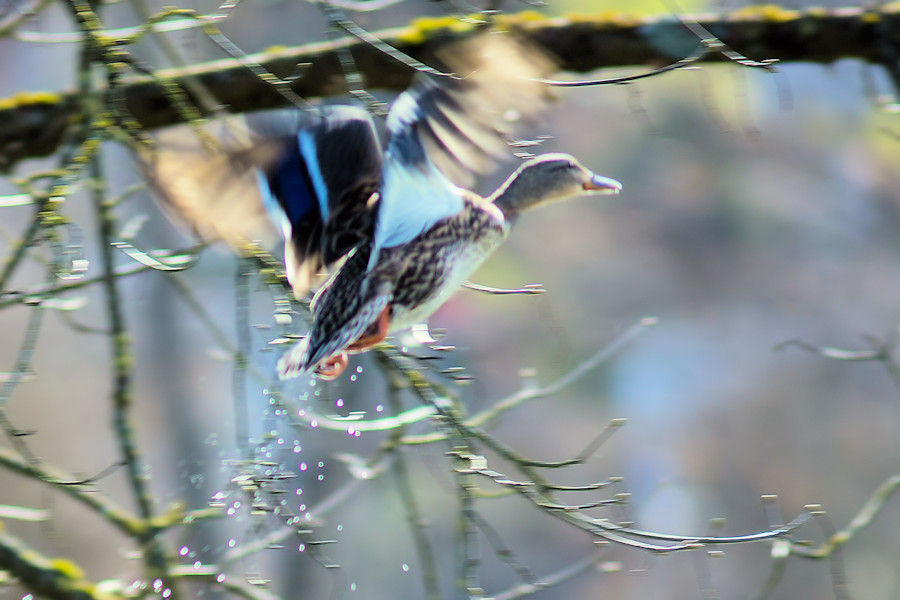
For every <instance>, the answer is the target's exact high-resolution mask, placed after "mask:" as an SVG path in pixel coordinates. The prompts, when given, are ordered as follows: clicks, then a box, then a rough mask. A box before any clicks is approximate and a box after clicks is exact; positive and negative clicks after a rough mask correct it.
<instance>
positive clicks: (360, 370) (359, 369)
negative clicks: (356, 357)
mask: <svg viewBox="0 0 900 600" xmlns="http://www.w3.org/2000/svg"><path fill="white" fill-rule="evenodd" d="M356 372H357V373H362V372H363V368H362V365H360V366H358V367H356Z"/></svg>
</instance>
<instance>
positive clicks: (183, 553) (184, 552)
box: [178, 546, 190, 556]
mask: <svg viewBox="0 0 900 600" xmlns="http://www.w3.org/2000/svg"><path fill="white" fill-rule="evenodd" d="M188 552H190V549H189V548H188V547H187V546H182V547H181V548H180V549H179V550H178V554H180V555H181V556H186V555H187V553H188Z"/></svg>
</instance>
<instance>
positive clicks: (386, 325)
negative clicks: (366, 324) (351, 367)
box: [347, 305, 391, 354]
mask: <svg viewBox="0 0 900 600" xmlns="http://www.w3.org/2000/svg"><path fill="white" fill-rule="evenodd" d="M390 326H391V307H390V305H389V306H387V307H386V308H385V309H384V310H383V311H381V314H380V315H378V319H376V321H375V323H373V327H372V328H370V329H368V330H366V332H365V333H364V334H362V335H361V336H360V337H359V339H357V340H356V341H355V342H353V343H352V344H350V345H349V346H347V351H348V352H352V353H353V354H358V353H360V352H364V351H366V350H368V349H369V348H371V347H372V346H375V345H377V344H378V343H379V342H381V341H382V340H383V339H384V338H386V337H387V334H388V329H390Z"/></svg>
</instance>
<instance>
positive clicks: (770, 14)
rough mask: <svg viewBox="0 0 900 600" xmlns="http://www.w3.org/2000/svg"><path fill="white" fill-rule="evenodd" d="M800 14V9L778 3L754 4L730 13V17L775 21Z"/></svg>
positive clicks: (783, 20) (797, 16)
mask: <svg viewBox="0 0 900 600" xmlns="http://www.w3.org/2000/svg"><path fill="white" fill-rule="evenodd" d="M800 16H801V13H800V11H799V10H791V9H788V8H784V7H782V6H778V5H777V4H753V5H750V6H745V7H743V8H739V9H737V10H735V11H732V12H730V13H728V18H729V19H731V20H734V21H743V20H754V21H769V22H773V23H783V22H785V21H793V20H794V19H798V18H799V17H800Z"/></svg>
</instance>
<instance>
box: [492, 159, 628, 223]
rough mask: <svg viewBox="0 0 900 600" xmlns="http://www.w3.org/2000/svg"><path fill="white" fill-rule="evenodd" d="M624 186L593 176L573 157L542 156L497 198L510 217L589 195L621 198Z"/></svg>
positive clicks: (525, 167) (516, 175) (513, 177)
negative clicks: (544, 205) (618, 196)
mask: <svg viewBox="0 0 900 600" xmlns="http://www.w3.org/2000/svg"><path fill="white" fill-rule="evenodd" d="M621 189H622V184H621V183H619V182H618V181H616V180H615V179H610V178H609V177H603V176H602V175H597V174H596V173H593V172H592V171H591V170H590V169H587V168H585V167H584V165H582V164H581V163H579V162H578V160H577V159H576V158H575V157H573V156H571V155H569V154H557V153H553V154H542V155H540V156H537V157H535V158H532V159H531V160H529V161H527V162H525V163H523V164H522V166H520V167H519V168H518V169H517V170H516V172H515V173H513V174H512V175H511V176H510V178H509V179H508V180H507V181H506V183H504V184H503V186H501V187H500V189H499V190H497V192H496V193H495V194H494V196H493V200H494V203H495V204H496V205H497V207H498V208H500V210H502V211H503V214H504V215H505V216H507V217H513V216H516V215H518V214H519V213H521V212H522V211H524V210H528V209H529V208H534V207H535V206H539V205H542V204H549V203H550V202H557V201H559V200H565V199H567V198H572V197H574V196H581V195H585V194H618V193H619V191H620V190H621Z"/></svg>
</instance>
